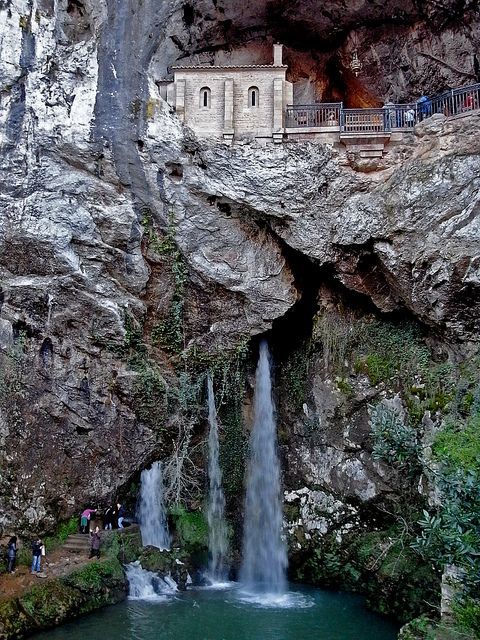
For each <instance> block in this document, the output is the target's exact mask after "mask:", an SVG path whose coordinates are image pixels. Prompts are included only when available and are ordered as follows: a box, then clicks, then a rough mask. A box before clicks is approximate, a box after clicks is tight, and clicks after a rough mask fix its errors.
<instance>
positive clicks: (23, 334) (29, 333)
mask: <svg viewBox="0 0 480 640" xmlns="http://www.w3.org/2000/svg"><path fill="white" fill-rule="evenodd" d="M12 333H13V341H14V342H16V343H21V342H23V341H24V340H26V339H27V338H31V337H33V335H34V331H33V330H32V328H31V327H29V326H28V324H27V323H26V322H24V321H23V320H17V321H16V322H13V323H12Z"/></svg>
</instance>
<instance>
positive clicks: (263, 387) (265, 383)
mask: <svg viewBox="0 0 480 640" xmlns="http://www.w3.org/2000/svg"><path fill="white" fill-rule="evenodd" d="M286 568H287V552H286V547H285V543H284V541H283V539H282V500H281V487H280V463H279V459H278V454H277V432H276V424H275V410H274V404H273V398H272V381H271V374H270V354H269V351H268V345H267V343H266V342H265V341H264V342H262V343H261V345H260V355H259V359H258V365H257V371H256V377H255V396H254V419H253V428H252V432H251V435H250V452H249V460H248V467H247V488H246V497H245V524H244V535H243V561H242V566H241V570H240V581H241V583H242V588H243V589H244V590H245V591H247V592H249V593H254V594H270V595H273V594H275V595H281V594H284V593H285V589H286V576H285V574H286Z"/></svg>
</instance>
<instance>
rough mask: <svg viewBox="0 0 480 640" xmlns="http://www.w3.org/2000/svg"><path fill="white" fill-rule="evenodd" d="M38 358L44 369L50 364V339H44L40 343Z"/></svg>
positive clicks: (51, 355)
mask: <svg viewBox="0 0 480 640" xmlns="http://www.w3.org/2000/svg"><path fill="white" fill-rule="evenodd" d="M40 357H41V358H42V362H43V364H44V365H45V366H46V367H47V366H49V365H51V364H52V360H53V344H52V341H51V339H50V338H45V340H44V341H43V342H42V346H41V347H40Z"/></svg>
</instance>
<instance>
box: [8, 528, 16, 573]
mask: <svg viewBox="0 0 480 640" xmlns="http://www.w3.org/2000/svg"><path fill="white" fill-rule="evenodd" d="M17 551H18V548H17V536H12V537H11V538H10V540H9V541H8V546H7V558H8V564H7V572H8V573H15V564H16V562H17Z"/></svg>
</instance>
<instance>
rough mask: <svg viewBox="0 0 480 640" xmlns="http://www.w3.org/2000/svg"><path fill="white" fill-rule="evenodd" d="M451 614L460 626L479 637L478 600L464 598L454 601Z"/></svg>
mask: <svg viewBox="0 0 480 640" xmlns="http://www.w3.org/2000/svg"><path fill="white" fill-rule="evenodd" d="M453 615H454V616H455V622H456V623H457V624H458V626H459V627H460V628H462V629H466V630H468V631H473V632H474V633H475V634H476V636H477V638H480V600H478V599H477V600H474V599H473V598H465V599H464V600H462V601H460V602H456V603H454V605H453Z"/></svg>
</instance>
